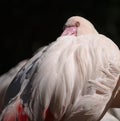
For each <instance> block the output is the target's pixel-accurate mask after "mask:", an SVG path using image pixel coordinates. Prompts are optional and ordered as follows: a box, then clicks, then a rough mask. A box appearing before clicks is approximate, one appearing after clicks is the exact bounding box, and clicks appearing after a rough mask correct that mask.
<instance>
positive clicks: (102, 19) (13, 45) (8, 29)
mask: <svg viewBox="0 0 120 121" xmlns="http://www.w3.org/2000/svg"><path fill="white" fill-rule="evenodd" d="M0 9H1V10H0V21H1V22H0V29H1V36H0V75H1V74H3V73H5V72H7V71H8V70H9V69H10V68H11V67H13V66H15V65H16V64H17V63H18V62H19V61H21V60H23V59H27V58H30V57H32V55H33V53H34V52H35V51H36V50H37V49H38V48H40V47H42V46H45V45H47V44H49V43H50V42H52V41H55V40H56V38H57V37H58V36H59V35H60V34H61V33H62V31H63V25H64V23H65V22H66V20H67V19H68V18H69V17H71V16H73V15H79V16H83V17H85V18H87V19H88V20H90V21H91V22H92V23H93V24H94V26H95V28H96V29H97V30H98V31H99V32H100V33H101V34H104V35H106V36H108V37H109V38H111V39H112V40H113V41H114V42H115V43H116V44H117V45H118V46H119V47H120V0H99V1H98V0H49V1H47V0H26V1H23V0H11V1H8V0H3V1H1V2H0Z"/></svg>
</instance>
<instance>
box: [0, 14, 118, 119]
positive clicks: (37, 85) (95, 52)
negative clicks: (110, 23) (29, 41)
mask: <svg viewBox="0 0 120 121" xmlns="http://www.w3.org/2000/svg"><path fill="white" fill-rule="evenodd" d="M119 75H120V52H119V48H118V47H117V45H116V44H115V43H114V42H113V41H112V40H111V39H109V38H108V37H106V36H104V35H102V34H99V33H98V32H97V30H96V29H95V28H94V26H93V25H92V23H90V22H89V21H88V20H87V19H85V18H83V17H79V16H73V17H71V18H69V19H68V20H67V22H66V23H65V30H64V31H63V33H62V34H61V36H60V37H58V38H57V40H56V41H54V42H52V43H51V44H49V45H48V46H45V47H43V48H42V49H41V50H40V51H39V52H37V53H36V54H35V55H34V56H33V57H32V58H31V59H30V60H28V61H27V63H26V64H25V65H24V66H23V67H22V68H21V69H20V71H19V72H18V73H17V74H16V76H15V77H14V79H13V80H12V81H11V83H10V84H9V86H8V87H7V90H6V93H5V95H4V103H3V104H2V111H1V115H0V121H100V120H101V118H102V117H103V116H104V114H105V113H106V111H107V110H108V108H109V107H110V106H111V104H112V102H113V100H114V99H115V97H116V95H117V94H118V88H119V83H120V79H119Z"/></svg>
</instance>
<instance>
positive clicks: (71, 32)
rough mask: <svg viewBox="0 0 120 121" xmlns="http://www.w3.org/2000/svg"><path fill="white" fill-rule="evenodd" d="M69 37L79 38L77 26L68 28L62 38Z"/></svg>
mask: <svg viewBox="0 0 120 121" xmlns="http://www.w3.org/2000/svg"><path fill="white" fill-rule="evenodd" d="M67 35H74V36H77V27H76V26H70V27H66V28H65V30H64V31H63V33H62V34H61V36H67Z"/></svg>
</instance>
